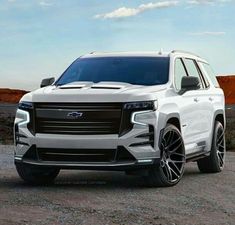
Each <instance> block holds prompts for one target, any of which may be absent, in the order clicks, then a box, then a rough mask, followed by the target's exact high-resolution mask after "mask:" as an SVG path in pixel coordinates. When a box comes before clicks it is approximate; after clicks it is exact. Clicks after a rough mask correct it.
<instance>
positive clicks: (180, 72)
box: [174, 59, 187, 90]
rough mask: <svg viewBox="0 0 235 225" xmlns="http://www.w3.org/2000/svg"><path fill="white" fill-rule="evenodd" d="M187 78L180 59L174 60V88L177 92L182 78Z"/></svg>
mask: <svg viewBox="0 0 235 225" xmlns="http://www.w3.org/2000/svg"><path fill="white" fill-rule="evenodd" d="M185 76H187V73H186V71H185V68H184V65H183V63H182V60H181V59H176V60H175V78H174V80H175V88H176V89H177V90H180V89H181V81H182V77H185Z"/></svg>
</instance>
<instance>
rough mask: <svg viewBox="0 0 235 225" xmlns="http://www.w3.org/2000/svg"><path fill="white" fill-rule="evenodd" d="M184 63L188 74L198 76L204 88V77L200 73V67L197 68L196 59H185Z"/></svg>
mask: <svg viewBox="0 0 235 225" xmlns="http://www.w3.org/2000/svg"><path fill="white" fill-rule="evenodd" d="M184 64H185V66H186V69H187V71H188V75H189V76H193V77H197V78H198V79H199V81H200V87H201V89H202V88H203V85H202V79H201V76H200V74H199V71H198V68H197V66H196V64H195V62H194V60H192V59H184Z"/></svg>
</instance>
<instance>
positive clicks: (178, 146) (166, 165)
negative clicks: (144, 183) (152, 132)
mask: <svg viewBox="0 0 235 225" xmlns="http://www.w3.org/2000/svg"><path fill="white" fill-rule="evenodd" d="M185 163H186V159H185V151H184V144H183V140H182V137H181V135H180V134H179V133H178V132H177V131H174V130H170V131H168V132H166V133H165V134H164V136H163V140H162V149H161V162H160V166H161V169H162V171H163V173H164V176H165V177H166V179H167V181H168V182H169V183H175V182H177V181H178V180H180V178H181V176H182V175H183V172H184V165H185Z"/></svg>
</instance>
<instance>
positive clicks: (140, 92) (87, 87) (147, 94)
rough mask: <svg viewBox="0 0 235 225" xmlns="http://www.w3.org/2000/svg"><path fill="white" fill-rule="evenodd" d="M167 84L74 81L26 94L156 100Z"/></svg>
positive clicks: (38, 98) (40, 98) (44, 98)
mask: <svg viewBox="0 0 235 225" xmlns="http://www.w3.org/2000/svg"><path fill="white" fill-rule="evenodd" d="M165 88H166V85H155V86H140V85H132V84H128V83H118V82H100V83H92V82H74V83H70V84H66V85H63V86H48V87H45V88H41V89H38V90H36V91H33V92H31V93H28V94H27V95H25V96H24V97H23V98H22V99H21V101H32V102H131V101H146V100H155V99H156V97H157V96H156V95H157V92H159V91H161V90H164V89H165Z"/></svg>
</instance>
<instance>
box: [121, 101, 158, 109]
mask: <svg viewBox="0 0 235 225" xmlns="http://www.w3.org/2000/svg"><path fill="white" fill-rule="evenodd" d="M156 109H157V101H146V102H129V103H126V104H125V105H124V110H131V111H140V110H156Z"/></svg>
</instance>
